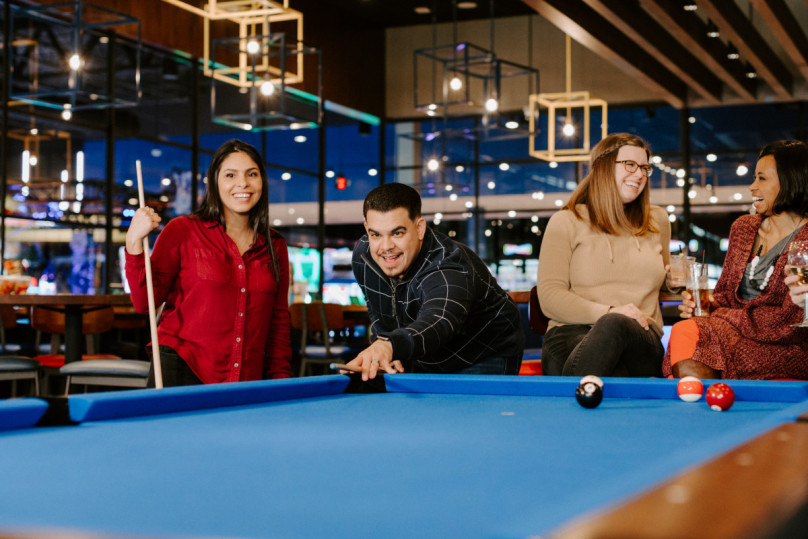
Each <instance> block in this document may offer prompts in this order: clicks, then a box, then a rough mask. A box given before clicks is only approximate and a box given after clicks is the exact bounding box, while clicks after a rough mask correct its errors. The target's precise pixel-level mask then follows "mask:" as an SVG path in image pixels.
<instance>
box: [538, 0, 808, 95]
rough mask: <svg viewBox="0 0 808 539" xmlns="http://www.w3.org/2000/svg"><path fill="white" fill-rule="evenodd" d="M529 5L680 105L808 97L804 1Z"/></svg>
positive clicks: (628, 0) (541, 0)
mask: <svg viewBox="0 0 808 539" xmlns="http://www.w3.org/2000/svg"><path fill="white" fill-rule="evenodd" d="M523 2H524V3H525V4H527V5H529V6H530V7H532V8H533V9H535V10H536V12H537V13H539V15H541V16H542V17H544V18H545V19H547V20H549V21H550V22H552V23H553V24H554V25H556V26H557V27H558V28H559V29H561V30H562V31H564V32H566V33H568V34H570V35H571V36H572V37H573V39H575V40H577V41H578V42H580V43H581V44H583V45H584V46H586V47H587V48H589V49H590V50H592V51H593V52H595V53H597V54H598V55H600V56H602V57H603V58H605V59H606V60H608V61H609V62H611V63H612V64H614V65H615V66H617V67H618V68H620V69H621V70H622V71H623V72H624V73H626V74H628V75H630V76H633V77H635V78H636V80H637V81H639V82H640V83H641V84H643V85H644V86H645V87H647V88H649V89H651V90H652V91H653V92H654V93H656V94H658V95H659V96H660V98H662V99H663V100H665V101H666V102H668V103H669V104H671V105H673V106H675V107H683V106H685V105H689V104H698V105H715V104H720V103H755V102H763V101H772V100H775V101H793V100H798V99H804V98H805V97H806V95H808V94H806V90H805V83H806V79H807V78H808V38H807V37H806V29H807V28H806V27H807V26H808V24H806V14H808V6H806V3H805V1H804V0H790V1H789V0H744V1H736V0H695V1H690V2H684V1H681V0H523ZM694 8H695V9H694ZM708 32H709V33H711V34H712V36H713V37H709V36H708ZM734 52H737V54H738V56H739V57H738V58H736V59H730V58H729V56H731V53H734Z"/></svg>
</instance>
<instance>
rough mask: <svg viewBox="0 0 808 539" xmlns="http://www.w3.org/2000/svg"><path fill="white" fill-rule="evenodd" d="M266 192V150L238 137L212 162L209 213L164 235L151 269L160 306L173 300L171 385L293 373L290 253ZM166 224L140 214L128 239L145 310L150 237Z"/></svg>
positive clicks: (131, 277) (162, 332)
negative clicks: (145, 250) (272, 218)
mask: <svg viewBox="0 0 808 539" xmlns="http://www.w3.org/2000/svg"><path fill="white" fill-rule="evenodd" d="M267 191H268V183H267V175H266V170H265V168H264V162H263V159H262V158H261V156H260V154H259V153H258V151H257V150H256V149H255V148H253V147H252V146H250V145H249V144H247V143H245V142H242V141H239V140H230V141H228V142H225V143H224V144H223V145H222V146H221V147H220V148H219V149H218V150H217V151H216V153H215V154H214V156H213V161H212V162H211V164H210V168H209V169H208V189H207V193H206V195H205V200H204V201H203V203H202V205H201V207H200V208H199V209H198V210H196V211H195V212H194V213H193V215H190V216H183V217H177V218H176V219H173V220H172V221H171V222H169V223H168V224H167V225H166V226H165V228H164V229H163V230H162V232H160V235H159V236H158V238H157V241H156V242H155V244H154V249H153V252H152V254H151V267H152V279H153V282H154V301H155V305H160V304H161V303H163V302H165V308H164V309H163V315H162V318H161V320H160V325H159V328H158V337H159V343H160V359H161V365H162V374H163V384H164V385H165V386H176V385H191V384H199V383H205V384H210V383H217V382H236V381H240V380H261V379H265V378H288V377H290V376H292V370H291V367H290V359H291V355H292V352H291V344H290V334H289V331H290V329H289V308H288V289H289V256H288V253H287V248H286V242H285V241H284V240H283V238H282V237H281V236H280V234H278V233H277V232H276V231H275V230H272V229H270V227H269V197H268V193H267ZM159 223H160V217H159V216H158V215H157V214H156V213H155V212H154V210H152V209H151V208H141V209H138V210H137V212H135V216H134V217H133V218H132V224H131V225H130V226H129V231H128V232H127V234H126V278H127V280H128V281H129V286H130V288H131V291H132V292H131V296H132V304H133V305H134V306H135V309H137V310H138V311H140V312H147V311H148V297H147V292H146V271H145V258H144V255H143V241H142V240H143V238H145V237H146V236H147V235H148V234H149V233H150V232H151V231H152V230H154V229H155V228H157V226H158V224H159ZM267 236H269V241H267V239H268V238H267ZM153 378H154V377H153V373H152V376H151V377H150V380H151V382H152V384H153Z"/></svg>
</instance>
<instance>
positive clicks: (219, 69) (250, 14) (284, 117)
mask: <svg viewBox="0 0 808 539" xmlns="http://www.w3.org/2000/svg"><path fill="white" fill-rule="evenodd" d="M163 1H164V2H166V3H168V4H171V5H174V6H177V7H179V8H181V9H184V10H186V11H189V12H191V13H193V14H195V15H199V16H200V17H202V19H203V21H204V27H203V30H204V43H203V64H202V65H203V73H204V74H205V75H206V76H208V77H210V78H211V79H212V85H211V92H212V95H211V114H212V116H213V121H215V122H216V123H220V124H223V125H228V126H231V127H236V128H239V129H244V130H255V131H258V130H272V129H300V128H305V127H315V126H317V125H319V123H320V122H321V116H322V100H321V98H320V96H321V94H322V89H321V88H322V82H321V78H320V73H321V71H322V55H321V54H320V51H319V49H317V48H314V47H310V46H307V45H305V44H304V42H303V14H302V13H301V12H299V11H296V10H294V9H291V8H290V7H289V0H237V1H225V2H219V1H217V0H209V1H208V2H207V3H206V4H205V7H204V9H200V8H198V7H196V6H195V5H192V4H190V3H188V2H183V1H182V0H163ZM225 22H227V23H234V24H235V25H237V29H236V30H235V32H234V33H237V35H238V37H233V38H223V39H215V40H211V38H210V36H211V25H212V24H219V25H223V23H225ZM279 22H282V23H285V24H286V25H294V29H293V30H291V31H290V32H289V34H288V35H287V34H286V33H280V32H273V31H272V29H271V25H272V24H274V23H279ZM307 59H308V60H309V61H314V62H316V65H317V67H316V72H317V81H316V83H315V84H314V87H315V88H316V90H315V93H311V92H304V91H302V90H300V89H298V88H294V87H293V86H292V85H299V84H302V83H303V81H304V77H303V74H304V69H303V68H304V63H305V61H306V60H307ZM312 71H313V70H312ZM243 96H247V99H246V100H245V99H244V97H243Z"/></svg>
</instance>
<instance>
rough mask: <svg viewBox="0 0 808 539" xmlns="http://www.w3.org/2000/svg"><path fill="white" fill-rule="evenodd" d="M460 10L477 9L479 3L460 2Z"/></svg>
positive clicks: (458, 4) (458, 5)
mask: <svg viewBox="0 0 808 539" xmlns="http://www.w3.org/2000/svg"><path fill="white" fill-rule="evenodd" d="M457 7H458V9H474V8H476V7H477V2H458V3H457Z"/></svg>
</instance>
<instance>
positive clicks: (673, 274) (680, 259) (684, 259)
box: [668, 254, 696, 289]
mask: <svg viewBox="0 0 808 539" xmlns="http://www.w3.org/2000/svg"><path fill="white" fill-rule="evenodd" d="M694 262H696V258H695V257H693V256H684V255H683V254H682V255H677V256H672V257H671V269H670V271H669V272H668V286H670V287H671V288H672V289H673V288H684V287H685V285H687V267H688V266H689V265H690V264H693V263H694Z"/></svg>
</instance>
